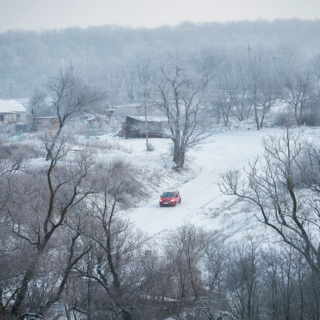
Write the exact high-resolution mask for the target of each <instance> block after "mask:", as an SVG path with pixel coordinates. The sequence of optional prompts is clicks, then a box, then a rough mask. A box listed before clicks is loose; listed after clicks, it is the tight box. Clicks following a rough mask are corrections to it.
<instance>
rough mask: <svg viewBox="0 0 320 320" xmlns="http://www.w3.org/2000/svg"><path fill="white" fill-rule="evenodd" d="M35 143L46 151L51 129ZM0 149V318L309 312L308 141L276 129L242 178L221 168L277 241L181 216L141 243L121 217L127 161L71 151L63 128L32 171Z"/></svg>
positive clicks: (135, 191) (313, 172)
mask: <svg viewBox="0 0 320 320" xmlns="http://www.w3.org/2000/svg"><path fill="white" fill-rule="evenodd" d="M39 139H40V142H41V143H42V145H43V146H44V148H45V149H46V151H48V150H49V148H51V146H52V139H53V138H52V136H51V135H49V134H48V135H47V134H41V135H39ZM0 151H1V153H0V154H1V158H0V170H1V171H0V179H1V183H0V188H1V192H0V195H1V198H0V219H1V224H0V228H1V232H0V251H1V255H0V267H1V274H0V312H1V316H0V317H1V318H2V319H13V320H17V319H21V320H22V319H58V318H59V317H65V318H67V319H79V320H80V319H91V320H94V319H101V318H108V319H123V320H128V319H166V318H168V317H171V318H173V319H179V320H180V319H210V320H218V319H241V320H246V319H250V320H258V319H277V320H278V319H279V320H282V319H285V320H289V319H290V320H291V319H320V313H319V310H320V302H319V301H320V300H319V299H320V296H319V295H320V287H319V285H320V283H319V281H320V276H319V261H320V259H319V250H318V248H319V236H318V228H319V206H318V205H319V194H320V192H319V166H320V162H319V146H318V144H317V143H315V142H314V141H310V139H305V138H304V137H302V136H297V135H295V134H293V135H292V134H291V133H290V131H287V132H286V133H284V135H283V136H282V137H278V138H275V137H274V138H270V139H268V140H266V141H265V152H266V153H265V155H264V157H263V158H261V159H257V160H256V161H255V162H254V163H253V164H252V166H251V167H250V169H249V171H247V173H246V175H247V176H245V177H244V179H243V180H242V179H240V176H239V173H238V172H235V171H232V172H230V173H227V174H224V175H222V180H221V189H222V190H223V192H225V193H227V194H232V195H237V196H238V197H239V198H240V199H242V200H244V201H247V202H249V203H250V204H251V205H253V206H257V208H258V209H259V210H260V213H259V211H257V217H258V218H259V217H260V218H259V220H260V221H261V222H262V223H263V224H264V225H265V226H266V227H267V228H270V231H271V230H274V231H275V232H276V233H278V235H279V236H280V237H279V240H281V238H282V240H283V243H282V244H280V243H278V244H272V243H268V242H267V239H268V237H266V236H265V235H264V234H262V235H259V236H257V235H255V232H252V233H251V234H250V235H249V234H248V235H247V236H245V237H243V238H241V241H237V242H236V243H233V242H230V241H229V242H228V241H226V240H225V241H223V239H222V238H221V237H219V236H217V234H215V233H213V232H211V231H208V230H205V229H203V228H199V227H195V226H193V225H190V224H186V225H183V226H181V227H180V228H178V229H177V230H173V231H172V232H170V233H168V234H167V235H166V236H164V237H163V238H162V239H161V240H157V241H156V242H154V241H152V239H148V238H147V237H146V235H145V234H143V233H142V232H141V231H139V230H137V229H135V227H134V225H133V224H132V223H131V222H130V221H129V220H128V219H126V218H125V217H124V216H123V215H121V214H120V211H121V210H122V209H125V208H128V207H129V206H131V205H132V200H134V199H138V195H141V193H142V185H141V184H140V183H139V182H138V181H139V180H138V179H137V177H136V176H135V173H134V172H135V171H134V168H132V167H130V165H128V164H126V163H125V162H123V161H120V160H115V161H113V162H110V163H105V162H104V163H102V162H99V161H97V160H96V159H97V157H95V155H94V154H93V153H92V150H90V151H86V150H85V151H79V150H77V151H76V150H75V148H74V144H73V141H72V136H71V135H70V134H69V133H68V132H67V131H65V130H62V131H61V133H60V135H59V136H58V138H56V140H55V143H54V148H53V149H51V155H52V156H51V158H50V161H49V162H45V163H44V164H43V165H42V166H40V167H35V166H33V165H32V162H31V163H30V162H28V157H30V153H24V152H23V149H22V148H20V149H12V148H8V147H7V146H6V145H1V146H0ZM94 160H95V161H94ZM258 233H260V232H259V231H258V230H257V232H256V234H258Z"/></svg>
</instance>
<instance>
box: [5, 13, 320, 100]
mask: <svg viewBox="0 0 320 320" xmlns="http://www.w3.org/2000/svg"><path fill="white" fill-rule="evenodd" d="M318 30H319V21H318V20H298V19H288V20H281V19H278V20H275V21H266V20H261V19H259V20H256V21H232V22H227V23H216V22H211V23H203V24H195V23H190V22H184V23H181V24H180V25H177V26H174V27H170V26H161V27H158V28H154V29H147V28H130V27H120V26H115V25H105V26H100V27H90V28H86V29H81V28H76V27H74V28H67V29H59V30H41V31H31V30H29V31H24V30H10V31H8V32H4V33H0V84H1V86H0V95H1V97H2V98H4V97H6V98H12V97H13V98H17V97H23V98H25V97H28V96H29V94H30V92H31V90H32V89H33V88H34V87H37V86H39V85H41V84H42V82H44V81H45V80H46V77H47V76H48V75H49V74H52V73H54V72H55V70H57V69H58V68H59V67H61V66H63V67H65V66H67V65H68V64H69V61H70V60H72V61H73V62H74V64H75V66H76V67H77V68H78V69H81V72H82V76H83V77H85V80H86V81H88V82H92V81H93V82H94V81H99V82H105V81H109V80H108V79H109V78H110V76H111V75H115V73H117V72H114V71H115V70H116V69H119V68H121V69H123V70H124V69H126V68H127V66H128V65H129V66H130V65H132V64H135V60H136V56H137V55H138V54H139V53H144V54H149V55H151V56H155V59H154V60H156V61H157V60H158V59H159V58H161V57H163V55H164V54H165V53H166V52H168V51H170V50H172V48H174V50H176V51H178V52H179V53H183V52H193V53H199V54H201V55H206V56H207V55H211V54H212V52H214V51H216V50H217V49H218V50H221V51H222V50H223V51H225V52H224V54H225V53H227V52H232V51H233V52H234V51H243V50H244V49H245V48H246V47H247V42H248V41H249V42H250V43H251V44H258V43H260V44H262V45H264V46H265V47H269V48H274V49H275V50H277V51H281V52H286V53H288V54H290V52H292V51H301V52H303V53H307V54H308V55H312V54H313V53H316V52H319V51H320V47H319V35H318ZM115 66H116V67H115ZM112 78H113V80H112V83H113V85H114V86H115V87H119V86H118V82H119V80H120V79H119V77H118V75H117V76H116V77H112ZM124 81H126V83H130V77H126V79H124ZM110 82H111V80H110ZM108 86H109V85H108ZM12 94H13V96H12Z"/></svg>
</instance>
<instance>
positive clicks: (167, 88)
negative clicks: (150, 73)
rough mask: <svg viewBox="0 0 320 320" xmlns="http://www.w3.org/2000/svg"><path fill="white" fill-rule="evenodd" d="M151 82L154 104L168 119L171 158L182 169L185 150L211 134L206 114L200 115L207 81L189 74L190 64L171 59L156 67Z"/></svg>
mask: <svg viewBox="0 0 320 320" xmlns="http://www.w3.org/2000/svg"><path fill="white" fill-rule="evenodd" d="M154 85H155V93H154V104H155V105H156V106H157V107H158V108H160V109H161V110H163V112H164V113H165V114H166V116H167V118H168V124H169V130H170V139H171V140H172V142H173V146H174V156H173V160H174V161H175V163H176V165H177V167H179V168H182V167H183V165H184V162H185V156H186V152H187V150H189V149H191V148H193V147H195V146H196V145H198V144H200V143H203V142H204V141H205V140H206V139H207V138H208V137H209V136H210V135H211V134H212V132H211V131H210V127H209V126H208V123H207V122H206V118H207V117H206V115H205V114H201V111H203V110H202V109H201V106H203V103H204V89H205V87H206V85H207V81H206V79H203V78H201V77H200V78H199V76H196V75H195V74H194V73H192V68H191V66H189V67H186V66H183V64H182V63H181V62H177V61H175V60H171V62H170V63H168V64H166V65H162V66H161V67H160V75H159V78H158V79H157V80H155V82H154Z"/></svg>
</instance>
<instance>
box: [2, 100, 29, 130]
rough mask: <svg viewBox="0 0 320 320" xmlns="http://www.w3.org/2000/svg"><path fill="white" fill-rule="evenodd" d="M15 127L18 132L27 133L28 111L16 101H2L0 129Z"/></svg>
mask: <svg viewBox="0 0 320 320" xmlns="http://www.w3.org/2000/svg"><path fill="white" fill-rule="evenodd" d="M9 125H14V126H15V130H16V131H26V129H27V110H26V108H25V107H24V106H23V105H22V104H20V103H19V102H18V101H16V100H12V99H10V100H0V128H1V127H2V128H4V127H6V126H9Z"/></svg>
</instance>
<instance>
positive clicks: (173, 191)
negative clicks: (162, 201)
mask: <svg viewBox="0 0 320 320" xmlns="http://www.w3.org/2000/svg"><path fill="white" fill-rule="evenodd" d="M176 191H178V190H164V191H162V192H176Z"/></svg>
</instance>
